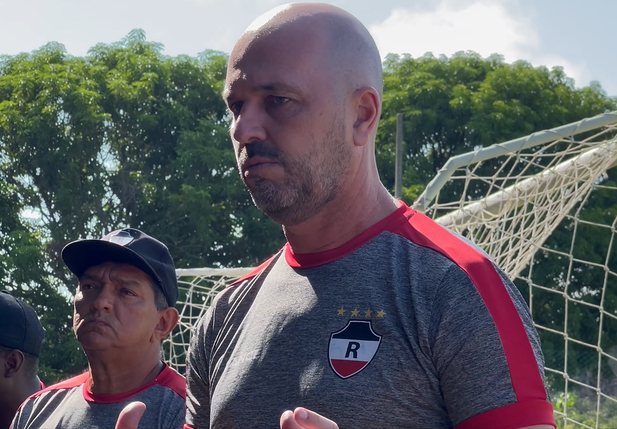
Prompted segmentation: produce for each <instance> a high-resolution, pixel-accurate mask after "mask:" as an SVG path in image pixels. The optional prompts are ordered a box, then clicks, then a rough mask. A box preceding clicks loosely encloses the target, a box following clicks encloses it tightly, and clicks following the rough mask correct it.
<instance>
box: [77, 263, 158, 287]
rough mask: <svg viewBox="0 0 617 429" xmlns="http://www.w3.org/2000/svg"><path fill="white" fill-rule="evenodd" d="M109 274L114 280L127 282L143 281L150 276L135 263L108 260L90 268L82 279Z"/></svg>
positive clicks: (101, 277)
mask: <svg viewBox="0 0 617 429" xmlns="http://www.w3.org/2000/svg"><path fill="white" fill-rule="evenodd" d="M107 276H109V277H110V278H111V279H113V280H120V281H122V282H125V283H127V282H135V283H141V282H143V281H147V279H148V278H149V276H148V274H146V273H144V272H143V271H142V270H140V269H139V268H137V267H135V266H133V265H130V264H125V263H120V262H112V261H108V262H103V263H102V264H99V265H95V266H92V267H90V268H88V269H87V270H86V271H85V272H84V274H83V275H82V276H81V277H80V281H81V280H88V279H92V280H95V279H103V278H105V277H107Z"/></svg>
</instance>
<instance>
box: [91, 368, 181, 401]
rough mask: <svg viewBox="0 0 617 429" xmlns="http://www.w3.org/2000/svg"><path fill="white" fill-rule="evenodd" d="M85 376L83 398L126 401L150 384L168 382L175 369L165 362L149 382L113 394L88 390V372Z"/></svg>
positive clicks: (171, 379) (146, 388)
mask: <svg viewBox="0 0 617 429" xmlns="http://www.w3.org/2000/svg"><path fill="white" fill-rule="evenodd" d="M86 374H87V377H86V379H85V380H84V383H83V385H82V392H83V395H84V399H85V400H86V401H88V402H96V403H98V404H114V403H117V402H122V401H126V400H127V399H129V398H131V397H133V396H135V395H137V394H139V393H141V392H143V391H144V390H148V389H149V388H151V387H152V386H156V385H157V384H160V385H163V386H165V385H167V384H170V383H171V382H172V381H173V379H174V378H175V377H176V374H177V373H176V371H174V370H173V369H171V368H170V367H169V366H168V365H167V364H165V369H164V370H163V371H161V373H160V374H159V375H158V377H156V378H155V379H154V380H152V381H151V382H149V383H148V384H144V385H143V386H140V387H138V388H137V389H134V390H131V391H130V392H124V393H117V394H114V395H97V394H94V393H92V392H90V390H89V387H88V386H89V385H90V373H89V372H88V373H86Z"/></svg>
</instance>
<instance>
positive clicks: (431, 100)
mask: <svg viewBox="0 0 617 429" xmlns="http://www.w3.org/2000/svg"><path fill="white" fill-rule="evenodd" d="M616 108H617V102H616V100H615V99H611V98H610V97H607V95H606V93H605V92H604V91H603V90H602V88H601V87H600V86H599V85H598V84H592V85H591V86H589V87H586V88H582V89H577V88H575V87H574V84H573V82H572V80H571V79H570V78H568V77H567V76H566V75H565V73H564V72H563V69H561V68H553V69H552V70H548V69H547V68H545V67H537V68H534V67H532V66H531V65H530V64H528V63H526V62H523V61H519V62H516V63H514V64H507V63H505V62H504V61H503V58H502V57H500V56H496V55H494V56H491V57H489V58H488V59H483V58H481V57H480V56H479V55H478V54H475V53H473V52H459V53H457V54H455V55H453V56H452V57H449V58H448V57H445V56H441V57H439V58H435V57H434V56H432V55H430V54H427V55H425V56H423V57H420V58H412V57H410V56H408V55H403V56H398V55H389V56H388V57H387V58H386V60H385V63H384V104H383V111H382V117H381V126H380V130H379V133H378V139H377V160H378V165H379V170H380V173H381V178H382V180H383V182H384V183H385V185H386V186H387V187H388V188H389V189H394V150H395V133H396V114H397V113H402V114H403V118H404V126H403V140H404V153H405V154H406V155H405V156H406V158H405V160H404V178H403V184H404V186H407V187H409V186H412V185H423V186H425V185H426V184H427V183H428V182H429V181H430V180H431V179H432V178H433V176H434V175H435V174H436V173H437V171H438V170H439V168H441V167H442V166H443V165H444V164H445V162H446V161H447V160H448V159H449V158H450V157H452V156H454V155H458V154H461V153H465V152H469V151H471V150H474V149H476V148H480V147H484V146H488V145H491V144H493V143H496V142H504V141H507V140H510V139H513V138H517V137H522V136H525V135H527V134H530V133H532V132H535V131H539V130H543V129H547V128H553V127H556V126H559V125H563V124H566V123H569V122H573V121H577V120H580V119H582V118H585V117H589V116H594V115H597V114H598V113H603V112H605V111H608V110H615V109H616ZM406 201H407V202H408V203H413V201H412V200H406Z"/></svg>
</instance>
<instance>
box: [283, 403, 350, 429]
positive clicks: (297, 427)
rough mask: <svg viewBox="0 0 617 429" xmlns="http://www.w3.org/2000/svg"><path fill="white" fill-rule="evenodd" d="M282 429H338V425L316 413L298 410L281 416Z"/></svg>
mask: <svg viewBox="0 0 617 429" xmlns="http://www.w3.org/2000/svg"><path fill="white" fill-rule="evenodd" d="M281 429H338V425H337V424H336V423H334V422H333V421H332V420H330V419H327V418H325V417H323V416H321V415H319V414H317V413H316V412H314V411H311V410H307V409H306V408H301V407H299V408H296V409H295V410H294V411H293V412H291V411H285V412H284V413H283V415H282V416H281Z"/></svg>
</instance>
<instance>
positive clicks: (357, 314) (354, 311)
mask: <svg viewBox="0 0 617 429" xmlns="http://www.w3.org/2000/svg"><path fill="white" fill-rule="evenodd" d="M359 315H360V311H358V310H356V309H354V310H353V311H352V312H351V317H358V316H359Z"/></svg>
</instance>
